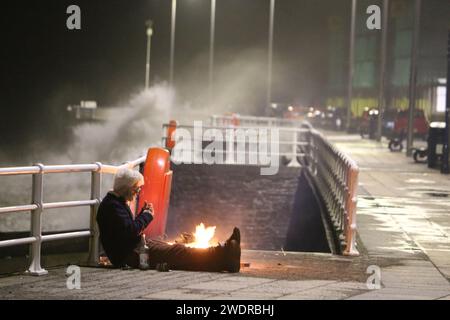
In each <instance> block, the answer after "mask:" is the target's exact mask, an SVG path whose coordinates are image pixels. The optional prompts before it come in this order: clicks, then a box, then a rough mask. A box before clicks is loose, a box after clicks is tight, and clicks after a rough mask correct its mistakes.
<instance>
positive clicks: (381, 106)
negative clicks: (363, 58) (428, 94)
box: [376, 0, 389, 141]
mask: <svg viewBox="0 0 450 320" xmlns="http://www.w3.org/2000/svg"><path fill="white" fill-rule="evenodd" d="M388 19H389V0H383V16H382V21H383V26H382V29H381V51H380V79H379V80H380V82H379V83H380V84H379V88H378V90H379V91H378V110H379V112H378V121H377V134H376V138H377V141H381V137H382V135H383V118H384V114H385V111H386V98H385V90H384V88H385V83H386V52H387V35H388Z"/></svg>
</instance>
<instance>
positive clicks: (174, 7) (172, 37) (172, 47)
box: [169, 0, 177, 85]
mask: <svg viewBox="0 0 450 320" xmlns="http://www.w3.org/2000/svg"><path fill="white" fill-rule="evenodd" d="M176 15H177V0H172V24H171V28H170V66H169V84H170V85H173V68H174V54H175V22H176Z"/></svg>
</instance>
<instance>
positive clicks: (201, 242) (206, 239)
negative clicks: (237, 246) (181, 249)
mask: <svg viewBox="0 0 450 320" xmlns="http://www.w3.org/2000/svg"><path fill="white" fill-rule="evenodd" d="M215 232H216V226H213V227H207V228H205V225H204V224H203V223H200V224H199V225H198V226H196V227H195V233H194V238H195V240H194V241H193V242H190V243H186V246H187V247H190V248H209V247H212V246H213V244H212V243H211V240H212V239H213V237H214V233H215Z"/></svg>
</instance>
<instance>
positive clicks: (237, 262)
mask: <svg viewBox="0 0 450 320" xmlns="http://www.w3.org/2000/svg"><path fill="white" fill-rule="evenodd" d="M224 249H225V253H224V269H225V271H228V272H239V270H240V269H241V233H240V231H239V229H238V228H236V227H235V228H234V229H233V233H232V234H231V236H230V238H228V240H227V241H226V242H225V246H224Z"/></svg>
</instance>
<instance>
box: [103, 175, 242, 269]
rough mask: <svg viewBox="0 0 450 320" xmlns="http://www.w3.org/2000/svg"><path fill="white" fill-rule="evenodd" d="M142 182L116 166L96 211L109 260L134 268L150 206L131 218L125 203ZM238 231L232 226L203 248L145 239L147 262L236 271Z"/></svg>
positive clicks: (186, 267)
mask: <svg viewBox="0 0 450 320" xmlns="http://www.w3.org/2000/svg"><path fill="white" fill-rule="evenodd" d="M143 185H144V178H143V176H142V175H141V174H140V173H139V172H137V171H134V170H131V169H120V170H119V171H118V172H117V173H116V175H115V177H114V187H113V191H110V192H108V193H107V194H106V196H105V198H104V199H103V201H102V202H101V204H100V206H99V209H98V212H97V223H98V226H99V229H100V241H101V242H102V245H103V248H104V250H105V252H106V255H107V256H108V258H109V260H110V261H111V263H112V264H113V265H114V266H116V267H124V266H126V265H128V266H130V267H134V268H137V267H138V266H139V254H138V252H137V246H138V245H139V243H140V241H141V236H142V233H143V231H144V230H145V228H146V227H147V226H148V225H149V224H150V223H151V221H152V219H153V209H152V206H144V208H143V209H142V210H141V212H139V214H138V215H137V216H136V217H134V215H133V213H132V212H131V210H130V207H129V203H130V202H131V201H133V200H134V199H135V197H136V195H137V194H138V193H139V191H140V189H141V188H142V186H143ZM240 241H241V239H240V231H239V229H238V228H234V230H233V233H232V235H231V236H230V238H229V239H228V240H227V241H226V242H225V244H224V245H218V246H215V247H210V248H207V249H197V248H189V247H186V246H185V245H183V244H174V245H170V244H167V243H165V242H162V241H158V240H152V239H148V240H147V241H146V244H147V246H148V254H149V265H150V267H152V268H154V267H156V265H158V264H160V263H167V266H168V267H169V268H170V269H174V270H191V271H215V272H220V271H228V272H239V270H240V259H241V247H240Z"/></svg>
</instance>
